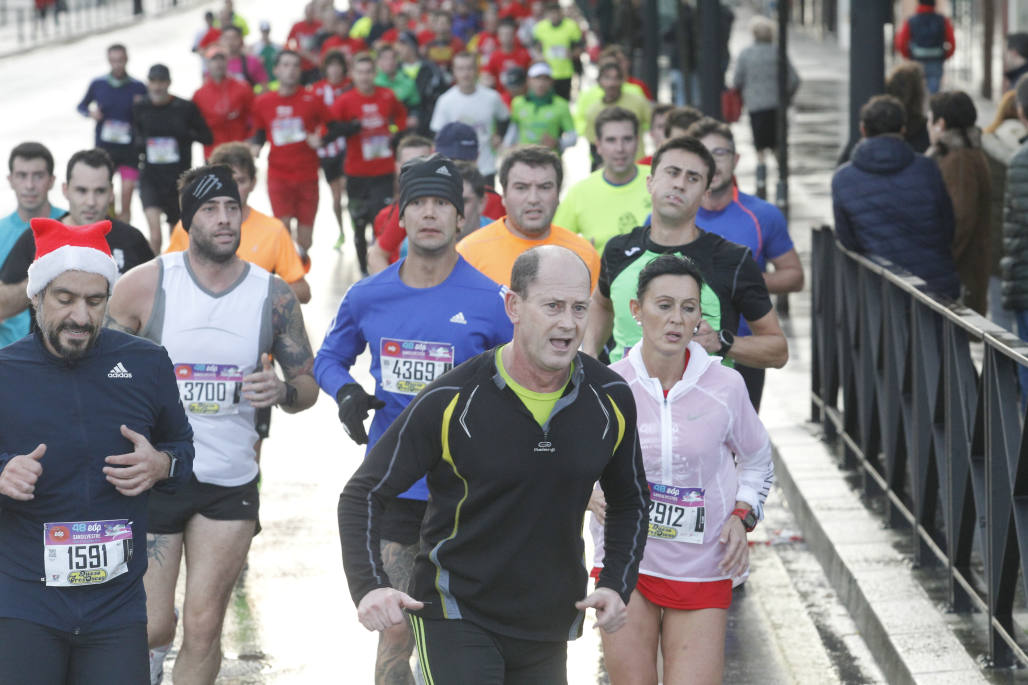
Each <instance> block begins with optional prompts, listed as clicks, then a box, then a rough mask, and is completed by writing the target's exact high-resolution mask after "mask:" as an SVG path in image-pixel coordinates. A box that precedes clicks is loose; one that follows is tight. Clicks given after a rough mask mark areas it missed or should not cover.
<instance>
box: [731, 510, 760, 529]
mask: <svg viewBox="0 0 1028 685" xmlns="http://www.w3.org/2000/svg"><path fill="white" fill-rule="evenodd" d="M732 516H738V517H739V520H741V521H742V527H743V528H745V529H746V532H747V533H752V532H753V529H754V528H756V527H757V514H756V513H755V512H754V511H753V510H752V509H743V508H741V507H740V508H739V509H736V510H735V511H733V512H732Z"/></svg>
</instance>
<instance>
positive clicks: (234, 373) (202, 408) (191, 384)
mask: <svg viewBox="0 0 1028 685" xmlns="http://www.w3.org/2000/svg"><path fill="white" fill-rule="evenodd" d="M175 378H176V379H177V380H178V394H179V398H180V399H181V400H182V406H183V407H184V408H185V410H186V411H187V412H189V413H190V414H199V415H203V416H216V415H221V414H238V413H239V396H240V393H241V392H242V386H243V372H242V371H241V370H240V369H239V367H238V366H234V365H232V364H176V365H175Z"/></svg>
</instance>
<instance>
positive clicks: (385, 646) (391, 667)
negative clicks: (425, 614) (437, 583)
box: [375, 540, 418, 685]
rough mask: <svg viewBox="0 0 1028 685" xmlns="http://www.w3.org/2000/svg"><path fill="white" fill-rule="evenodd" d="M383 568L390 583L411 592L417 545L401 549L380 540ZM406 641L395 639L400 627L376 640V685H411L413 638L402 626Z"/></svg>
mask: <svg viewBox="0 0 1028 685" xmlns="http://www.w3.org/2000/svg"><path fill="white" fill-rule="evenodd" d="M380 549H381V551H382V564H383V567H384V568H385V572H386V575H388V576H389V583H390V584H391V585H392V586H393V587H394V588H396V589H397V590H400V591H402V592H409V591H410V584H411V577H412V576H413V575H414V557H416V556H417V553H418V546H417V545H403V544H400V543H399V542H390V541H388V540H383V541H382V544H381V547H380ZM402 628H404V629H405V637H404V638H403V639H397V638H398V635H399V627H398V628H397V629H396V630H393V629H390V631H387V632H385V633H382V634H381V635H380V636H379V640H378V659H377V660H376V662H375V685H413V683H414V674H413V673H411V669H410V657H411V654H413V653H414V635H413V634H412V633H411V631H410V628H409V627H408V626H407V625H406V624H404V625H403V626H402Z"/></svg>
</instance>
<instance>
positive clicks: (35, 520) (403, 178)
mask: <svg viewBox="0 0 1028 685" xmlns="http://www.w3.org/2000/svg"><path fill="white" fill-rule="evenodd" d="M582 5H583V7H585V9H586V13H585V14H583V13H582V11H580V9H579V8H578V7H577V6H575V5H564V4H561V3H557V2H533V1H529V0H525V1H523V2H522V1H519V0H506V1H503V2H477V1H472V0H455V1H453V2H441V1H439V0H421V1H420V2H408V1H403V0H400V1H395V2H394V1H387V0H378V1H364V2H351V3H350V6H349V8H347V9H345V10H340V9H337V8H336V7H335V6H334V5H333V4H332V2H331V0H319V1H316V2H311V3H309V4H307V5H306V6H304V7H303V11H302V17H297V21H296V23H295V24H293V25H292V26H291V27H288V31H286V30H285V29H286V28H287V27H272V26H270V25H268V24H267V22H260V23H259V24H257V25H256V27H257V28H258V31H257V32H253V31H252V30H251V23H250V22H248V21H247V19H246V18H244V17H243V16H242V15H241V14H240V12H239V11H237V8H235V7H234V6H233V4H232V2H231V0H226V2H224V4H223V5H221V6H219V9H218V11H217V12H209V13H207V16H206V17H205V19H204V22H205V23H204V27H203V28H202V30H200V31H199V32H198V33H197V36H196V38H195V41H194V44H193V46H192V48H193V51H194V52H195V53H197V55H198V56H199V59H200V61H201V64H202V69H203V73H204V81H203V85H202V86H201V87H200V88H199V89H198V90H197V91H196V92H195V93H193V94H192V96H191V97H190V98H188V99H187V98H185V97H180V96H179V95H175V94H172V88H171V83H172V75H171V73H170V70H169V68H168V67H167V66H166V65H164V64H153V65H146V69H145V73H146V79H145V81H139V80H136V79H134V78H132V77H131V76H130V75H129V69H128V63H129V52H130V48H129V47H128V46H126V45H122V44H112V45H110V47H109V48H108V49H107V59H108V61H109V63H110V71H109V73H106V74H103V75H102V76H99V77H98V78H96V79H95V80H94V81H93V82H92V83H90V84H89V85H88V88H87V90H86V93H85V95H84V97H83V98H82V101H81V103H80V104H79V107H78V110H79V112H80V113H81V115H83V116H88V117H91V118H92V119H94V120H95V121H96V132H95V140H93V141H92V142H91V144H89V145H84V146H83V149H82V150H81V151H79V152H76V153H75V154H74V155H72V156H71V157H70V158H69V159H68V160H67V163H66V166H65V167H61V168H59V167H57V164H56V160H55V159H54V157H53V155H52V154H51V152H50V151H49V150H48V148H47V146H46V144H45V141H43V142H35V141H27V142H24V143H21V144H19V145H17V146H16V147H15V148H13V149H12V150H11V151H10V153H9V162H8V166H9V176H8V179H9V181H10V185H11V188H12V189H13V191H14V196H15V197H14V201H15V203H16V208H15V209H14V211H13V212H12V213H11V214H10V216H7V217H6V218H4V219H0V264H2V268H0V346H4V347H3V349H2V350H0V682H4V683H7V682H12V683H13V682H19V683H30V684H35V683H38V684H39V685H51V684H53V685H56V684H64V683H75V684H80V683H81V684H86V683H88V684H93V683H96V684H100V683H140V684H142V683H146V682H151V683H159V682H161V679H162V677H163V671H164V669H165V668H168V669H169V670H171V669H173V672H172V679H173V681H174V682H175V683H176V685H183V684H186V683H213V682H214V681H215V679H216V678H217V675H218V671H219V669H220V666H221V662H222V653H221V632H222V626H223V623H224V620H225V613H226V608H227V606H228V603H229V600H230V597H231V592H232V588H233V586H234V584H235V583H236V580H237V578H238V577H239V575H240V572H241V571H242V569H243V567H244V564H245V562H246V557H247V553H248V551H249V548H250V544H251V541H252V539H253V537H254V536H255V535H257V534H258V533H259V532H260V529H261V526H260V521H259V502H260V484H261V483H260V469H259V461H260V451H261V443H262V441H263V440H264V439H266V438H268V437H269V431H270V428H269V426H270V422H271V415H272V409H273V408H274V407H278V408H279V409H281V410H283V411H285V412H289V413H294V412H300V411H304V410H306V409H308V408H309V407H311V406H312V405H313V404H314V403H315V401H316V400H317V399H318V396H319V392H320V391H324V393H325V394H326V395H327V396H328V397H329V398H330V400H331V401H334V402H335V403H336V404H337V406H338V418H339V422H340V424H341V426H335V425H331V426H324V429H323V430H324V433H323V435H322V436H321V438H320V439H321V442H322V444H324V445H326V446H329V447H327V449H331V447H330V446H331V445H333V444H339V442H340V441H343V440H347V439H349V440H352V441H353V442H354V443H356V444H358V445H365V444H366V445H367V453H366V457H365V459H364V461H363V463H362V464H361V465H360V466H359V468H357V470H356V472H355V474H354V475H353V477H352V479H351V480H350V481H349V482H348V483H346V484H342V483H340V487H341V489H342V493H341V495H340V499H339V506H338V523H339V533H340V540H341V546H342V556H343V565H344V570H345V575H346V580H347V582H348V586H349V590H350V594H351V596H352V599H353V601H354V603H355V605H356V606H357V613H358V617H359V620H360V622H361V623H362V624H363V625H364V626H365V627H367V628H368V629H369V630H377V631H381V632H380V637H379V646H378V652H377V654H376V656H375V657H374V658H375V661H376V665H375V682H376V683H413V682H415V681H418V682H426V683H456V684H463V683H525V684H528V683H533V684H536V683H564V682H566V678H567V675H566V670H567V665H566V656H567V652H566V649H567V641H568V640H571V639H575V638H576V637H578V636H580V635H581V633H582V630H583V626H584V625H585V623H584V618H585V611H586V610H587V609H593V610H595V614H596V620H597V624H598V625H599V627H600V628H601V629H602V642H603V652H604V661H605V665H606V669H607V671H608V672H609V676H610V681H611V682H612V683H614V684H615V685H618V684H621V683H653V684H655V683H656V682H657V678H658V658H662V659H663V663H662V664H661V665H660V667H661V668H660V670H662V673H663V682H664V683H684V682H690V683H691V682H703V683H708V682H709V683H715V682H720V681H721V674H722V670H723V653H724V642H725V635H726V630H727V609H728V608H729V606H730V604H731V601H732V589H733V586H736V585H738V584H740V583H742V582H744V581H745V578H746V575H747V573H748V547H747V544H746V535H747V533H748V532H749V531H752V530H753V529H754V527H755V526H756V525H758V523H759V522H760V520H761V518H762V515H763V504H764V500H765V498H766V497H767V495H768V492H769V490H770V487H771V485H772V483H773V480H774V469H773V466H772V461H771V448H770V442H769V439H768V435H767V432H766V431H765V430H764V428H763V425H762V424H761V422H760V419H759V418H758V414H757V412H758V410H759V406H760V400H761V394H762V389H763V378H764V370H765V369H767V368H772V367H781V366H782V365H784V364H785V363H786V361H787V358H788V346H787V342H786V338H785V335H784V334H783V332H782V329H781V327H780V325H779V322H778V317H777V315H776V313H775V310H774V308H773V306H772V302H771V298H770V295H771V294H773V293H786V292H791V291H796V290H799V289H800V288H802V286H803V271H802V268H801V266H800V261H799V258H798V257H797V255H796V251H795V249H794V248H793V244H792V242H791V240H790V238H789V234H788V230H787V226H786V221H785V218H784V217H783V215H782V214H781V212H779V211H778V210H777V209H776V208H775V207H774V206H773V205H771V204H769V203H767V202H765V201H763V200H761V199H759V198H757V197H755V196H752V195H749V194H747V193H745V192H743V191H742V190H741V189H740V188H739V187H738V184H737V182H736V177H735V168H736V165H737V164H738V162H739V158H740V155H739V152H738V150H737V146H736V141H735V135H734V133H733V130H732V128H731V126H729V125H728V124H725V123H724V122H721V121H718V120H715V119H711V118H709V117H705V116H703V115H702V114H701V113H700V112H699V111H698V110H697V109H694V108H692V107H689V106H684V105H678V106H676V105H675V104H674V103H673V102H659V101H658V100H657V99H655V95H654V92H653V91H652V90H651V89H650V88H649V87H648V86H647V84H645V83H643V82H642V81H640V80H639V79H637V78H636V77H635V76H633V74H632V73H631V67H632V59H631V58H632V55H631V54H630V51H629V50H626V49H625V48H624V47H623V46H622V45H620V44H618V43H616V42H612V41H610V40H609V36H606V35H604V34H605V33H606V32H604V31H597V30H596V28H595V23H596V20H597V18H596V17H595V16H593V15H592V14H591V11H590V8H592V6H591V5H589V3H582ZM593 9H594V8H593ZM249 19H251V21H252V19H253V18H249ZM758 28H759V30H761V31H763V30H765V29H766V25H765V24H759V25H758ZM273 29H274V30H273ZM280 34H281V35H280ZM274 38H280V39H282V40H281V42H276V40H275V39H274ZM605 42H606V44H605ZM718 58H719V59H720V56H719V57H718ZM181 95H185V94H181ZM681 95H682V94H681V93H677V92H676V93H675V94H674V95H673V96H672V99H674V100H676V101H680V96H681ZM69 116H74V113H69ZM582 138H584V139H585V142H583V141H581V140H580V139H582ZM586 143H588V148H589V153H590V159H591V161H592V169H593V170H592V171H591V173H589V174H588V175H585V176H583V177H570V176H567V175H565V170H566V168H568V169H570V168H572V167H571V166H568V167H566V166H565V163H564V160H563V156H562V155H563V154H564V153H565V152H566V151H568V154H576V153H580V154H582V155H583V156H584V154H585V150H584V148H585V144H586ZM195 144H201V145H202V146H203V153H202V158H203V163H202V164H199V163H197V162H199V160H195V161H194V157H193V151H194V150H193V148H194V145H195ZM265 149H266V150H267V153H266V159H265V160H262V159H261V158H262V156H263V155H264V154H265V153H264V150H265ZM197 150H199V147H198V146H197ZM258 166H261V167H262V168H266V169H267V171H266V173H264V174H263V176H264V178H261V177H260V175H259V174H258ZM58 173H60V174H61V175H62V183H61V193H60V194H61V200H60V201H59V202H56V203H55V204H51V198H50V191H51V190H52V188H53V186H54V184H55V183H56V179H57V175H58ZM322 177H323V178H324V184H322ZM259 184H265V187H266V189H267V196H268V198H269V199H270V212H262V211H260V210H258V209H257V208H255V207H253V206H251V205H250V204H249V199H250V196H251V194H252V193H253V191H254V190H255V188H257V187H258V185H259ZM326 188H327V190H328V192H329V193H330V196H331V203H332V210H333V215H334V218H335V222H334V225H330V226H326V225H324V223H322V224H319V225H318V226H317V229H318V231H319V232H321V231H333V232H334V233H336V234H337V235H338V238H337V240H336V243H335V247H336V249H339V250H349V249H350V248H351V247H352V248H353V249H354V251H355V253H356V261H357V267H358V270H359V272H360V277H359V278H358V280H357V281H356V282H354V283H353V284H352V285H351V286H350V287H349V289H348V290H347V291H346V294H345V295H344V296H343V298H342V300H341V302H339V304H338V312H337V314H336V316H335V318H334V320H333V321H332V323H331V325H330V327H329V330H328V332H327V334H326V335H325V338H324V340H323V341H321V343H320V346H318V345H313V346H312V344H311V341H310V340H309V337H308V334H307V330H306V327H305V324H304V319H303V313H302V305H303V304H305V303H307V302H308V301H309V300H310V299H311V297H312V292H311V285H310V283H308V281H307V275H308V274H309V272H310V270H311V269H312V268H313V269H318V268H325V267H324V265H323V264H319V263H318V260H317V259H314V260H313V264H312V245H313V244H314V243H313V232H314V230H315V223H316V217H317V216H318V211H317V210H318V204H319V197H320V194H321V191H322V190H323V189H326ZM137 191H138V199H139V200H140V201H141V204H142V207H143V212H144V219H145V226H142V225H140V226H138V227H136V226H133V225H132V221H133V216H132V209H131V208H132V206H133V204H134V202H135V200H134V198H135V196H136V193H137ZM54 195H56V193H54ZM562 198H563V199H562ZM369 228H370V229H371V234H370V235H369V234H368V229H369ZM351 241H352V244H349V243H351ZM315 295H316V296H317V295H318V294H317V293H315ZM322 296H323V294H322ZM364 354H368V355H369V356H370V376H371V378H372V379H373V385H371V384H370V383H368V379H367V376H366V375H362V374H359V373H357V372H356V371H355V368H354V367H355V365H356V364H357V360H358V358H359V357H361V356H362V355H364ZM369 418H371V421H370V425H368V423H367V422H368V419H369ZM272 439H273V438H272ZM344 485H345V487H343V486H344ZM587 518H588V521H586V519H587ZM586 526H588V528H589V530H590V532H591V533H592V538H593V546H594V549H595V558H594V561H593V562H592V564H591V565H589V566H587V565H586V563H585V558H584V555H585V542H584V539H583V536H584V533H585V527H586ZM144 550H145V552H144ZM183 558H184V559H185V564H184V566H183V564H182V561H183ZM183 568H184V575H185V578H184V587H185V593H184V602H183V603H181V604H179V605H176V586H177V585H178V583H179V580H180V579H179V575H180V572H181V569H183ZM590 570H591V574H590ZM590 575H591V576H592V578H593V580H592V581H590V580H589V576H590ZM590 583H591V587H590ZM179 631H181V635H180V643H179V645H180V646H179V648H178V651H177V654H176V656H175V658H174V662H173V663H172V661H171V660H170V659H169V660H168V663H167V664H165V661H166V656H167V655H168V652H169V649H170V648H171V645H172V643H173V642H174V641H175V638H176V633H177V632H179ZM658 648H659V651H658ZM415 652H416V658H413V659H412V657H413V656H414V655H415ZM658 654H662V657H658ZM148 655H149V663H148V662H147V658H148ZM368 658H369V659H370V658H371V657H370V656H369V657H368ZM412 663H413V666H412Z"/></svg>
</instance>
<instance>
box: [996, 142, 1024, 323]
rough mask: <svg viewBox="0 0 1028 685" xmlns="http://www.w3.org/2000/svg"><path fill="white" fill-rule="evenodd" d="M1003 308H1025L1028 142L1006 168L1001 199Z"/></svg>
mask: <svg viewBox="0 0 1028 685" xmlns="http://www.w3.org/2000/svg"><path fill="white" fill-rule="evenodd" d="M1000 271H1001V272H1002V278H1003V306H1004V307H1006V308H1007V309H1013V310H1022V309H1028V143H1026V144H1024V145H1022V146H1021V149H1019V150H1018V151H1017V152H1016V153H1014V156H1013V157H1012V158H1011V159H1010V166H1008V167H1007V190H1006V194H1005V195H1004V198H1003V259H1001V260H1000Z"/></svg>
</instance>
